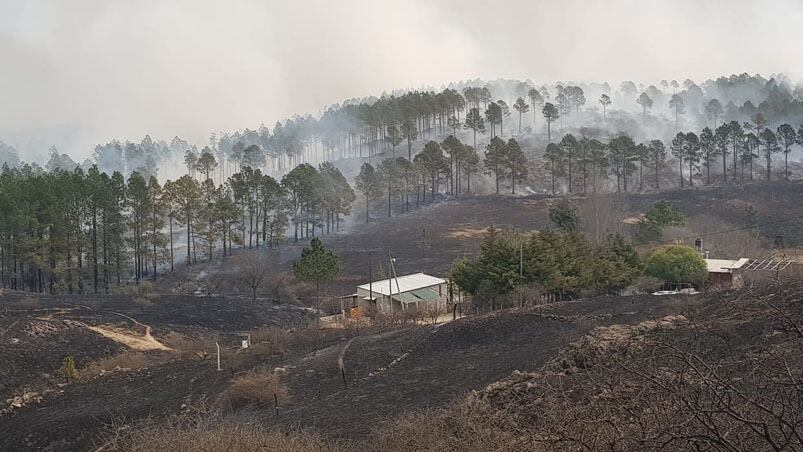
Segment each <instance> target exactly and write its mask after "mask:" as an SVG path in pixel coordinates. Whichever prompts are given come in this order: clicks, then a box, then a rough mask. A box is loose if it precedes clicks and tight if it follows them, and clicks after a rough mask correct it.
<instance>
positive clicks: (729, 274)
mask: <svg viewBox="0 0 803 452" xmlns="http://www.w3.org/2000/svg"><path fill="white" fill-rule="evenodd" d="M749 261H750V259H747V258H741V259H736V260H734V259H705V264H706V266H707V267H708V284H709V285H710V286H711V287H716V288H720V289H730V288H734V287H741V286H742V284H743V282H742V278H741V277H740V276H739V274H738V270H740V269H741V268H742V267H744V266H745V264H747V263H748V262H749Z"/></svg>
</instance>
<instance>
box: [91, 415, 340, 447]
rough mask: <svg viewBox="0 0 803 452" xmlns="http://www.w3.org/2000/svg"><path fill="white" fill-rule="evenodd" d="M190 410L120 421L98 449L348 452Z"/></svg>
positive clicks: (304, 436) (309, 437)
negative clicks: (153, 417)
mask: <svg viewBox="0 0 803 452" xmlns="http://www.w3.org/2000/svg"><path fill="white" fill-rule="evenodd" d="M201 408H202V409H201V410H191V411H189V412H185V413H182V414H180V415H176V416H172V417H169V418H167V419H159V420H156V419H147V420H145V421H142V422H138V423H135V424H132V425H130V424H125V423H122V422H118V424H117V425H112V426H110V427H109V428H108V429H107V432H106V434H105V435H104V437H103V438H102V441H101V443H100V445H99V447H98V448H97V450H115V451H124V452H146V451H155V450H169V451H176V452H180V451H181V452H183V451H193V452H218V451H227V450H230V451H237V452H241V451H242V452H252V451H253V452H257V451H266V450H268V451H275V452H308V451H318V452H320V451H329V452H339V451H346V450H349V448H348V447H347V446H346V445H341V444H340V443H337V442H328V443H327V442H325V441H324V440H323V439H321V438H320V437H319V436H317V435H315V434H312V433H304V432H282V431H279V430H277V429H272V428H269V427H266V426H264V425H262V424H261V423H260V422H259V421H258V420H256V419H251V418H246V417H242V416H236V417H235V416H226V415H223V414H222V413H221V411H220V410H216V409H212V408H209V407H207V408H203V407H201Z"/></svg>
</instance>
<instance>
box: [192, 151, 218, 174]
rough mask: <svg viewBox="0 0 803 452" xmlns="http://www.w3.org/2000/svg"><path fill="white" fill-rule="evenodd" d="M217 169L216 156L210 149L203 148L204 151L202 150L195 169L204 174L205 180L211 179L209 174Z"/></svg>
mask: <svg viewBox="0 0 803 452" xmlns="http://www.w3.org/2000/svg"><path fill="white" fill-rule="evenodd" d="M215 168H217V160H215V155H214V154H213V153H212V150H211V149H209V148H208V147H205V148H203V150H201V156H200V157H199V158H198V161H197V162H195V169H197V170H198V171H200V172H201V173H203V174H204V179H209V173H211V172H212V171H214V170H215Z"/></svg>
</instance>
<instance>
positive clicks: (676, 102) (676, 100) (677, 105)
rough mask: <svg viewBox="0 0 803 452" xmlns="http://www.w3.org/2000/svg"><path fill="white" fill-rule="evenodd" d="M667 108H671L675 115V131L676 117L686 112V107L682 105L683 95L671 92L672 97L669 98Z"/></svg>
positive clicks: (676, 126) (676, 125)
mask: <svg viewBox="0 0 803 452" xmlns="http://www.w3.org/2000/svg"><path fill="white" fill-rule="evenodd" d="M669 109H670V110H672V112H673V114H674V115H675V131H677V130H678V117H679V116H680V115H682V114H683V113H685V112H686V108H685V106H684V105H683V97H681V96H680V94H673V95H672V98H671V99H669Z"/></svg>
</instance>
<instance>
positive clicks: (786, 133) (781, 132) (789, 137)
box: [777, 124, 797, 181]
mask: <svg viewBox="0 0 803 452" xmlns="http://www.w3.org/2000/svg"><path fill="white" fill-rule="evenodd" d="M777 131H778V134H777V137H778V141H779V142H780V144H781V149H782V151H783V154H784V166H783V178H784V180H786V181H788V180H789V153H790V152H792V146H793V145H794V144H795V143H797V134H796V133H795V128H794V127H792V126H791V125H789V124H781V125H780V126H778V130H777Z"/></svg>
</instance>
